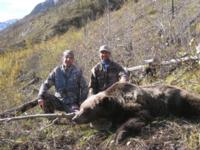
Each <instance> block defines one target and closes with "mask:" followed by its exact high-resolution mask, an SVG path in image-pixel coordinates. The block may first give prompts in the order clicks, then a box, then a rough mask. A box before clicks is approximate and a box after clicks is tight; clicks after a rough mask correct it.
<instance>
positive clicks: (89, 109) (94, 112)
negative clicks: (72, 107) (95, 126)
mask: <svg viewBox="0 0 200 150" xmlns="http://www.w3.org/2000/svg"><path fill="white" fill-rule="evenodd" d="M119 109H121V105H120V104H119V103H118V102H117V100H115V97H110V96H107V95H106V94H105V92H100V93H98V94H96V95H92V96H90V97H89V98H87V99H86V100H85V101H84V102H83V103H82V104H81V106H80V110H79V111H78V112H76V115H75V116H74V117H73V119H72V120H73V121H74V122H76V123H78V124H82V123H89V122H93V121H96V120H98V119H108V120H110V118H111V117H113V114H115V113H116V111H117V110H119Z"/></svg>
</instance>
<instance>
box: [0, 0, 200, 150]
mask: <svg viewBox="0 0 200 150" xmlns="http://www.w3.org/2000/svg"><path fill="white" fill-rule="evenodd" d="M79 2H80V3H73V5H72V4H71V5H67V4H63V5H60V6H59V7H57V8H55V9H53V8H52V9H50V10H49V11H48V12H46V13H45V14H39V15H37V16H35V17H36V18H37V19H35V18H34V17H30V18H28V17H27V18H28V19H27V20H26V21H27V22H29V25H28V24H27V22H24V24H25V26H22V24H23V23H21V24H20V25H21V27H16V26H13V27H12V29H13V30H12V32H11V31H4V32H3V34H5V36H4V37H5V38H3V39H2V40H0V41H1V42H5V41H6V42H7V41H9V42H10V41H14V42H16V43H18V42H19V43H21V44H22V45H24V46H22V47H24V48H22V49H21V50H15V49H10V50H8V51H7V52H4V53H2V54H1V55H0V90H1V93H0V101H1V106H0V108H1V111H2V112H3V111H4V110H7V109H9V108H11V107H14V106H17V105H19V104H21V103H24V102H25V101H30V100H31V99H34V98H35V97H36V96H37V91H38V89H39V86H40V84H41V83H42V81H44V79H45V78H46V77H47V75H48V73H49V72H50V71H51V69H52V68H54V67H55V66H56V65H57V64H58V63H59V62H60V56H61V54H62V51H63V50H64V49H73V50H74V51H75V54H76V55H75V56H76V63H77V64H78V65H79V66H80V67H81V68H82V69H83V72H84V75H85V77H86V78H87V80H88V79H89V76H90V69H91V68H92V66H94V64H96V63H97V62H98V61H99V58H98V48H99V46H100V45H101V44H105V43H106V44H108V45H109V46H110V47H111V48H112V56H113V59H114V60H116V61H117V62H119V63H120V64H122V65H124V66H125V67H132V66H135V65H139V64H143V63H144V62H143V61H144V59H149V58H152V57H155V58H158V59H159V61H161V60H168V59H171V58H177V57H181V56H183V55H185V54H187V55H193V54H195V46H196V45H197V43H198V42H199V37H200V36H199V35H200V22H199V14H200V11H199V2H198V0H184V1H182V0H176V1H175V6H176V11H175V18H174V19H172V18H171V1H169V0H157V1H149V0H139V1H131V0H128V1H126V2H125V3H124V4H123V6H122V5H120V4H122V1H120V0H118V1H115V0H110V4H112V5H111V6H113V7H111V6H110V7H111V9H110V10H115V9H117V8H120V7H121V8H120V9H118V10H115V11H112V12H111V11H108V10H107V9H106V7H105V5H106V1H98V0H95V1H92V0H82V1H79ZM123 2H124V1H123ZM66 5H67V6H66ZM102 9H103V10H102ZM58 12H59V13H58ZM94 12H95V13H94ZM66 14H68V15H66ZM93 14H94V16H92V15H93ZM101 15H102V17H100V16H101ZM63 16H64V17H63ZM82 17H83V18H82ZM93 17H94V18H93ZM77 18H78V20H76V19H77ZM80 18H81V19H80ZM74 19H75V21H74ZM95 19H96V20H95ZM69 24H70V25H69ZM68 25H69V26H68ZM77 27H78V28H77ZM20 28H23V32H22V33H20V34H19V32H21V31H22V30H21V29H20ZM15 29H16V30H15ZM7 33H8V34H7ZM28 33H31V34H28ZM22 34H23V35H24V36H23V37H18V36H15V35H22ZM10 37H13V38H14V39H15V40H8V38H10ZM49 37H51V38H49ZM37 41H40V42H39V43H37ZM6 42H5V43H6ZM35 42H36V43H35ZM0 44H1V43H0ZM9 44H10V43H9ZM11 44H13V43H11ZM15 46H16V45H15ZM18 46H19V45H18ZM14 48H16V47H14ZM199 70H200V67H199V64H183V65H181V66H179V67H177V66H176V69H175V70H174V71H173V72H170V73H171V74H167V75H166V76H163V77H162V76H159V78H156V79H153V80H149V79H146V78H145V79H144V80H142V81H141V82H139V84H149V83H151V84H155V83H166V84H171V85H176V86H179V87H182V88H184V89H187V90H190V91H193V92H195V93H200V86H199V83H200V79H199V76H198V75H199ZM159 73H160V74H162V73H163V72H159ZM164 74H166V72H164ZM34 79H39V80H34ZM33 81H35V82H33ZM131 82H133V81H131ZM35 113H41V110H40V109H39V108H37V107H36V108H35V109H33V110H30V111H28V112H27V114H35ZM49 124H50V122H49V121H48V120H46V119H35V120H27V121H19V122H12V123H5V124H1V125H0V127H1V131H0V149H131V148H132V149H176V148H177V149H178V148H180V149H181V148H184V149H199V147H200V143H199V138H200V137H199V133H198V130H199V129H200V127H199V124H198V122H197V121H195V120H194V121H188V120H184V119H183V118H181V119H177V118H169V119H167V120H164V121H161V120H159V119H158V120H156V121H155V122H153V123H152V124H150V125H149V126H147V127H145V128H144V130H143V131H142V134H141V135H139V136H137V137H133V138H131V139H128V140H127V141H125V143H123V144H122V145H120V146H115V145H114V143H113V139H114V134H113V133H111V132H109V131H108V132H99V131H97V130H94V129H90V128H89V125H83V126H75V125H73V124H72V123H70V122H68V123H67V125H50V126H48V125H49Z"/></svg>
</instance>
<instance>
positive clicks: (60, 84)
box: [38, 65, 88, 104]
mask: <svg viewBox="0 0 200 150" xmlns="http://www.w3.org/2000/svg"><path fill="white" fill-rule="evenodd" d="M53 85H54V86H55V91H56V92H55V96H56V97H57V98H59V99H60V100H62V101H64V103H65V104H73V103H77V104H78V103H80V102H82V101H83V100H85V99H86V98H87V94H88V87H87V83H86V80H85V79H84V77H83V75H82V72H81V70H80V69H78V68H77V67H76V66H74V65H72V66H70V67H69V68H67V69H65V68H64V66H63V65H61V66H57V67H56V68H54V69H53V71H52V72H51V73H50V74H49V76H48V78H47V80H46V81H45V82H44V83H43V84H42V86H41V87H40V90H39V94H38V97H39V98H42V95H43V94H44V93H45V92H47V91H48V89H49V88H50V87H51V86H53Z"/></svg>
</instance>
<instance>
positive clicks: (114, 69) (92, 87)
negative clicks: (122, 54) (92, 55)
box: [89, 61, 128, 95]
mask: <svg viewBox="0 0 200 150" xmlns="http://www.w3.org/2000/svg"><path fill="white" fill-rule="evenodd" d="M91 71H92V75H91V78H90V83H89V95H93V94H96V93H98V92H100V91H103V90H105V89H107V88H108V87H110V86H111V85H112V84H113V83H115V82H117V81H119V80H120V78H121V77H124V78H126V79H127V78H128V74H127V72H126V71H125V70H124V68H123V67H122V66H120V65H119V64H117V63H115V62H113V61H111V62H110V64H109V67H108V69H107V71H105V70H104V69H103V64H102V63H101V62H100V63H98V64H97V65H96V66H94V67H93V68H92V70H91Z"/></svg>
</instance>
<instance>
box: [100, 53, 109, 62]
mask: <svg viewBox="0 0 200 150" xmlns="http://www.w3.org/2000/svg"><path fill="white" fill-rule="evenodd" d="M100 58H101V60H108V59H110V53H109V52H107V51H102V52H100Z"/></svg>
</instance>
